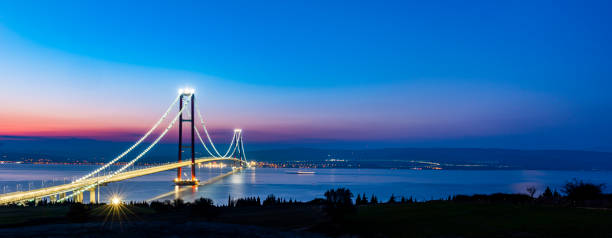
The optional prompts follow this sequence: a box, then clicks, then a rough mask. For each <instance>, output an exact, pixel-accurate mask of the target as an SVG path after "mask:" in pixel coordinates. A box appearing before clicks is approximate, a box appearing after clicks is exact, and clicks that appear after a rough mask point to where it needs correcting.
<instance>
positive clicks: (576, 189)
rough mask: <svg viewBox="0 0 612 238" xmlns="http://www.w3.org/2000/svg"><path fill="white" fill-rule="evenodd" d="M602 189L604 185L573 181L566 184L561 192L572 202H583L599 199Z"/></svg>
mask: <svg viewBox="0 0 612 238" xmlns="http://www.w3.org/2000/svg"><path fill="white" fill-rule="evenodd" d="M604 187H605V185H604V184H592V183H585V182H583V181H582V180H580V181H578V180H577V179H573V180H572V181H569V182H567V183H566V184H565V186H563V189H562V190H561V191H562V192H563V193H565V194H566V195H567V198H569V199H570V200H572V201H585V200H591V199H598V198H600V197H601V196H602V195H603V193H602V190H603V188H604Z"/></svg>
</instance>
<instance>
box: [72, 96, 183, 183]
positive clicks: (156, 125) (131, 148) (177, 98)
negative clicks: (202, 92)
mask: <svg viewBox="0 0 612 238" xmlns="http://www.w3.org/2000/svg"><path fill="white" fill-rule="evenodd" d="M179 98H180V95H179V96H177V97H176V99H174V102H172V104H171V105H170V106H169V107H168V109H167V110H166V112H165V113H164V114H163V115H162V117H161V118H160V119H159V120H158V121H157V122H156V123H155V124H154V125H153V127H151V129H149V131H147V133H146V134H144V135H143V136H142V137H141V138H140V139H139V140H138V141H136V143H134V145H132V146H131V147H130V148H129V149H127V150H126V151H124V152H123V153H121V154H120V155H119V156H117V157H116V158H114V159H113V160H111V161H109V162H108V163H106V164H105V165H103V166H102V167H100V168H98V169H96V170H94V171H93V172H91V173H89V174H87V175H85V176H83V177H81V178H79V179H77V180H75V181H73V183H76V182H79V181H81V180H83V179H86V178H89V177H91V176H93V175H95V174H97V173H98V172H100V171H102V170H104V169H106V168H107V167H108V166H111V165H112V164H114V163H115V162H117V161H118V160H120V159H121V158H123V157H124V156H125V155H127V154H128V153H130V152H131V151H132V150H133V149H134V148H136V147H137V146H138V145H140V143H142V142H143V141H144V140H145V139H147V137H149V135H151V133H153V131H155V129H157V127H158V126H159V125H160V124H161V123H162V121H164V119H166V117H167V116H168V113H170V110H171V109H172V107H174V105H175V104H176V103H177V102H178V100H179Z"/></svg>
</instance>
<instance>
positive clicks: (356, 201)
mask: <svg viewBox="0 0 612 238" xmlns="http://www.w3.org/2000/svg"><path fill="white" fill-rule="evenodd" d="M355 205H361V195H360V194H357V198H356V199H355Z"/></svg>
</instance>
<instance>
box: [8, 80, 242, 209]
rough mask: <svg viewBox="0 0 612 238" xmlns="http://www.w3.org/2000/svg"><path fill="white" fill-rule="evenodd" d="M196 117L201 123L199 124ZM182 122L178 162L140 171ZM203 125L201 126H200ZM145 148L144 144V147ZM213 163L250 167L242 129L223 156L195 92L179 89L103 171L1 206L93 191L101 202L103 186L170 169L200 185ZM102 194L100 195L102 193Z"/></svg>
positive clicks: (18, 195)
mask: <svg viewBox="0 0 612 238" xmlns="http://www.w3.org/2000/svg"><path fill="white" fill-rule="evenodd" d="M177 104H178V106H179V107H178V112H177V113H176V114H173V116H172V117H171V118H172V119H171V120H170V122H169V123H168V126H167V127H166V128H165V129H164V130H163V131H162V132H161V133H160V134H159V135H158V136H157V138H155V139H154V140H153V141H152V142H151V143H150V144H149V145H148V146H146V148H144V149H143V150H142V151H141V152H140V153H138V154H137V155H136V156H134V157H133V158H132V159H131V160H126V158H128V155H129V154H133V153H132V152H133V151H136V150H137V148H139V145H141V144H142V142H144V141H145V140H146V139H147V138H149V136H150V135H151V134H153V133H154V132H155V131H156V129H157V128H158V127H159V126H160V125H161V124H162V123H163V122H164V121H166V118H168V116H170V112H171V111H172V108H174V107H175V106H176V105H177ZM196 115H197V116H198V118H199V120H198V121H196ZM177 122H178V161H177V162H173V163H167V164H162V165H157V166H151V167H147V168H140V169H136V168H135V167H134V164H135V163H136V162H138V161H139V160H141V159H142V158H143V157H145V155H146V154H147V153H148V152H149V151H151V149H153V148H154V147H155V146H156V145H157V144H158V143H159V141H160V140H162V138H164V136H166V134H168V132H169V131H170V129H172V128H173V126H174V125H175V124H176V123H177ZM184 123H186V124H188V126H189V127H188V128H189V129H190V133H189V134H191V136H190V141H188V142H187V143H184V142H183V124H184ZM197 123H199V126H196V124H197ZM200 126H201V127H202V129H203V131H204V135H205V137H206V139H203V138H202V135H201V134H200V131H199V129H198V128H199V127H200ZM196 137H197V138H198V140H199V142H200V144H201V145H202V147H203V149H204V151H206V154H208V155H209V156H207V157H199V158H196V156H195V150H196V148H195V145H196V141H195V138H196ZM143 146H144V145H143ZM185 153H189V156H187V157H185V158H186V159H187V158H190V160H185V161H183V158H184V154H185ZM213 161H226V162H231V163H233V164H234V165H236V166H235V167H236V168H237V169H235V170H233V171H239V170H240V169H241V168H244V167H248V166H250V165H249V163H248V162H247V158H246V154H245V151H244V143H243V136H242V130H241V129H235V130H234V135H233V136H232V140H231V142H230V146H229V148H228V149H227V151H225V152H224V153H220V152H219V150H218V149H217V147H216V146H215V144H214V143H213V141H212V139H211V137H210V134H209V133H208V130H207V129H206V125H205V123H204V118H203V117H202V114H201V112H200V110H199V108H198V107H197V106H196V102H195V90H193V89H191V88H186V89H181V90H179V93H178V96H177V97H176V98H175V99H174V101H173V102H172V104H171V105H170V106H169V107H168V109H167V110H166V112H165V113H164V114H162V116H161V118H160V119H159V120H158V121H157V122H156V123H155V124H154V125H153V126H152V127H151V129H149V130H148V131H147V132H146V133H145V134H144V135H143V136H142V137H141V138H140V139H138V140H137V141H136V142H135V143H134V144H133V145H132V146H130V147H129V148H128V149H126V150H125V151H123V152H122V153H120V154H119V155H118V156H117V157H115V158H113V159H112V160H110V161H108V162H106V163H105V164H104V165H102V166H100V167H99V168H97V169H95V170H94V171H91V172H90V173H88V174H86V175H84V176H82V177H80V178H78V179H75V180H73V181H72V182H70V183H65V184H61V185H54V186H48V187H43V188H39V189H34V190H29V191H17V192H12V193H6V194H2V195H0V204H23V203H25V202H28V201H39V200H41V199H48V200H49V201H50V202H64V201H67V200H72V201H75V202H83V193H85V192H89V198H90V202H91V203H94V202H97V200H96V199H95V198H96V189H97V188H99V187H100V186H103V185H106V184H108V183H113V182H118V181H123V180H127V179H131V178H135V177H139V176H144V175H148V174H153V173H158V172H162V171H167V170H173V169H176V170H177V174H176V178H175V179H174V181H173V182H174V183H175V184H176V185H178V186H183V185H191V186H198V185H199V184H200V181H199V180H198V179H197V178H196V169H195V166H197V165H198V164H201V163H208V162H213ZM119 162H123V163H122V164H123V165H122V166H112V165H117V164H118V163H119ZM187 166H191V176H190V177H189V178H183V177H182V174H183V172H182V168H183V167H187ZM98 195H99V194H98Z"/></svg>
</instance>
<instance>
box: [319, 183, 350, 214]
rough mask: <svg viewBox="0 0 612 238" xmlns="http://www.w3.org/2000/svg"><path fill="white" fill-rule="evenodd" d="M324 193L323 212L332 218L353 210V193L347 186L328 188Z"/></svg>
mask: <svg viewBox="0 0 612 238" xmlns="http://www.w3.org/2000/svg"><path fill="white" fill-rule="evenodd" d="M324 195H325V212H326V213H327V214H328V215H329V216H330V217H332V218H333V219H340V218H342V217H343V216H344V215H346V214H347V213H351V212H353V211H354V210H355V206H353V193H352V192H351V190H349V189H347V188H338V189H330V190H327V191H326V192H325V194H324Z"/></svg>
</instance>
